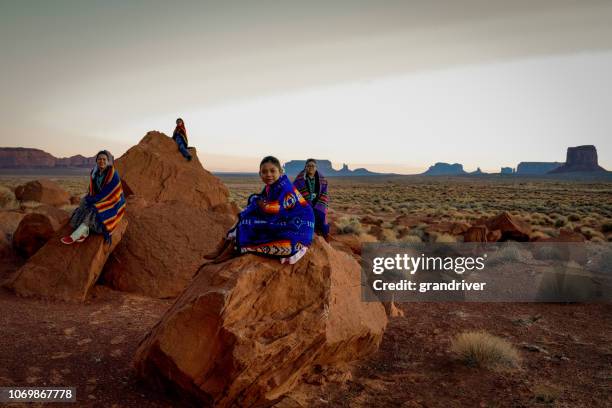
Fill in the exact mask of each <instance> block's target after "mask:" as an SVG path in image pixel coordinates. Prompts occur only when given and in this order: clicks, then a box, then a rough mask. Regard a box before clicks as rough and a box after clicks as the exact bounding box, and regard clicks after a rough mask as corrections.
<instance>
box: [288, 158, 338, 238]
mask: <svg viewBox="0 0 612 408" xmlns="http://www.w3.org/2000/svg"><path fill="white" fill-rule="evenodd" d="M293 185H294V186H295V187H296V188H297V189H298V191H299V192H300V193H301V194H302V196H303V197H304V198H305V199H306V201H308V202H309V203H310V205H311V206H312V208H313V210H314V216H315V229H316V230H317V231H318V232H320V233H322V234H323V235H327V234H328V233H329V225H328V224H327V207H328V206H329V195H328V193H327V179H326V178H325V177H324V176H323V174H321V173H319V171H318V170H317V172H316V173H315V191H314V196H313V195H311V194H310V190H308V185H307V183H306V179H305V171H304V170H302V171H301V172H300V173H299V174H298V175H297V176H296V177H295V180H293Z"/></svg>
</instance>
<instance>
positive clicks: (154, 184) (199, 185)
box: [115, 132, 229, 210]
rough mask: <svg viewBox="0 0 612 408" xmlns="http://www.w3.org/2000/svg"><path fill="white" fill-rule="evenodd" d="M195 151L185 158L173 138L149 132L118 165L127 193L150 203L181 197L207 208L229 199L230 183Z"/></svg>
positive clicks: (179, 198)
mask: <svg viewBox="0 0 612 408" xmlns="http://www.w3.org/2000/svg"><path fill="white" fill-rule="evenodd" d="M192 154H193V155H194V157H193V160H192V161H191V162H188V161H186V160H185V159H184V158H183V156H181V154H180V153H179V151H178V148H177V146H176V143H175V142H174V141H173V140H172V138H170V137H168V136H166V135H164V134H163V133H160V132H149V133H147V134H146V136H145V137H144V138H143V139H142V140H141V141H140V143H138V144H137V145H136V146H134V147H132V148H130V149H129V150H128V151H127V152H126V153H125V154H124V155H123V156H121V157H120V158H119V159H117V161H116V163H115V166H116V168H117V170H118V171H119V175H120V176H121V181H122V183H123V186H124V189H125V190H126V192H127V194H128V195H129V194H134V195H136V196H138V197H139V198H142V199H144V200H145V201H147V202H149V203H155V202H164V201H181V202H184V203H188V204H191V205H192V206H194V207H199V208H202V209H205V210H208V209H213V208H214V207H216V206H218V205H221V204H225V203H227V201H228V197H229V191H228V189H227V187H226V186H225V185H224V184H223V183H222V182H221V180H219V179H218V178H217V177H215V176H213V175H212V174H210V173H209V172H208V171H206V170H205V169H204V167H202V164H201V163H200V161H199V159H198V157H197V154H196V153H195V149H193V151H192Z"/></svg>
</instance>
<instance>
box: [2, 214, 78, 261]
mask: <svg viewBox="0 0 612 408" xmlns="http://www.w3.org/2000/svg"><path fill="white" fill-rule="evenodd" d="M66 221H67V219H62V220H58V219H56V218H55V217H52V216H50V215H47V214H42V213H30V214H26V215H25V216H24V217H23V219H22V220H21V222H20V223H19V226H18V227H17V230H15V233H14V234H13V248H15V251H16V252H17V253H18V254H19V255H21V256H22V257H24V258H29V257H31V256H32V255H34V254H35V253H36V252H38V250H39V249H40V248H42V247H43V246H44V245H45V244H46V243H47V241H49V239H51V237H53V235H55V232H56V231H58V230H59V229H60V228H61V227H62V226H63V224H64V223H65V222H66Z"/></svg>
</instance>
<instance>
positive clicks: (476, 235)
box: [463, 225, 488, 242]
mask: <svg viewBox="0 0 612 408" xmlns="http://www.w3.org/2000/svg"><path fill="white" fill-rule="evenodd" d="M487 233H488V229H487V226H486V225H475V226H473V227H470V228H469V229H468V230H467V231H466V232H465V233H464V234H463V242H487Z"/></svg>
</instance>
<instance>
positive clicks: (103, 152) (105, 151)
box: [96, 150, 113, 163]
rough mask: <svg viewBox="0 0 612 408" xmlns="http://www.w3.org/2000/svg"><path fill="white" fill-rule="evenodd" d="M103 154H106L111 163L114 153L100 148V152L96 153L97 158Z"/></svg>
mask: <svg viewBox="0 0 612 408" xmlns="http://www.w3.org/2000/svg"><path fill="white" fill-rule="evenodd" d="M101 154H103V155H105V156H106V160H107V161H108V162H109V163H110V162H111V161H112V160H113V155H112V154H110V152H109V151H108V150H100V151H99V152H98V154H96V160H98V157H100V155H101Z"/></svg>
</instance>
